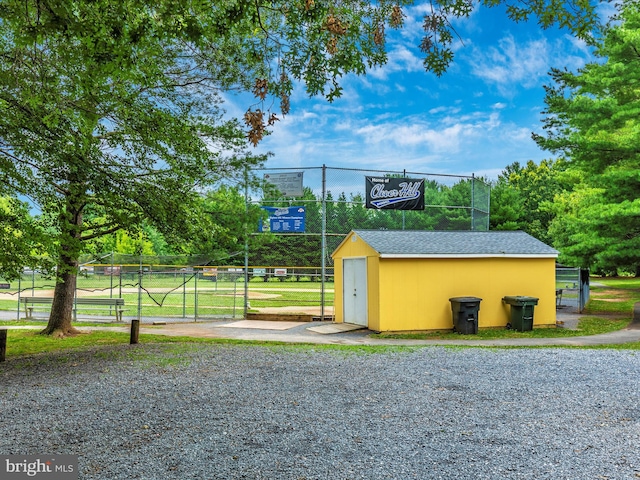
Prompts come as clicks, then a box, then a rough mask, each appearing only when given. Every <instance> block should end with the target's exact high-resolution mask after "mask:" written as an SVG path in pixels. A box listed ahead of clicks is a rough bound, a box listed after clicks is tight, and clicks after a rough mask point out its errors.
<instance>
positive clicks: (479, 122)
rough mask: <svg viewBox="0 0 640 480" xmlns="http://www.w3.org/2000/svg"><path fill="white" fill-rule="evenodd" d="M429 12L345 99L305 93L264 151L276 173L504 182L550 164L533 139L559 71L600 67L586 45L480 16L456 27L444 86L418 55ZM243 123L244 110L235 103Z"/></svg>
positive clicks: (493, 12) (417, 11)
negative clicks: (511, 169) (404, 174)
mask: <svg viewBox="0 0 640 480" xmlns="http://www.w3.org/2000/svg"><path fill="white" fill-rule="evenodd" d="M426 8H427V7H426V4H424V5H417V6H415V7H413V8H411V9H410V10H407V11H406V12H405V13H407V15H408V16H407V18H406V20H405V22H406V23H405V27H404V28H403V29H402V30H401V31H400V32H398V33H397V34H395V35H394V36H393V37H392V38H391V39H389V41H388V51H389V60H388V62H387V64H386V65H385V66H383V67H381V68H378V69H375V70H371V71H370V72H368V74H367V75H366V76H355V75H353V76H351V75H350V76H348V77H345V78H344V79H343V81H342V85H343V87H344V93H343V95H342V97H341V98H339V99H338V100H336V101H334V102H333V103H331V104H330V103H328V102H327V101H326V100H324V99H321V98H312V99H309V98H308V97H307V96H306V95H305V92H304V89H303V88H302V87H301V86H300V87H299V88H297V89H296V92H295V93H294V95H293V97H292V98H291V112H290V114H289V115H287V116H286V117H285V118H284V119H282V120H281V121H280V122H277V123H276V125H275V127H274V128H273V133H272V134H271V135H270V136H269V137H267V138H266V139H265V140H263V141H262V142H261V143H260V145H259V146H258V147H257V148H256V149H255V151H256V152H266V151H270V152H272V153H273V156H272V157H271V158H270V159H269V161H268V162H267V166H268V167H270V168H276V167H287V168H289V167H292V168H293V167H298V168H299V167H318V166H322V165H323V164H326V165H327V166H330V167H353V168H366V169H380V170H387V169H388V170H396V171H397V170H403V169H404V170H407V171H412V172H424V173H446V174H456V175H458V174H461V175H470V174H472V173H473V174H475V175H476V176H486V177H488V178H490V179H495V178H497V176H498V174H499V173H500V172H502V170H503V169H504V168H505V167H506V166H507V165H509V164H511V163H513V162H515V161H518V162H520V163H522V164H524V163H526V162H527V161H528V160H533V161H535V162H539V161H540V160H542V159H544V158H551V154H549V153H548V152H543V151H541V150H540V149H539V148H538V147H537V146H536V144H535V143H534V142H533V140H531V132H534V131H540V130H541V125H542V124H541V121H540V120H541V118H542V116H541V112H542V110H543V109H544V88H543V85H545V84H549V83H550V80H549V77H548V72H549V70H550V69H551V68H552V67H557V68H564V67H567V68H568V69H570V70H576V69H577V68H579V67H581V66H583V65H584V64H585V62H588V61H590V60H592V58H591V57H590V51H589V49H588V48H587V46H586V45H585V44H584V42H582V41H579V40H577V39H575V38H573V37H572V36H571V35H570V34H569V33H568V32H566V31H561V30H558V29H549V30H542V29H541V28H540V27H538V25H537V24H536V22H535V21H531V22H528V23H518V24H516V23H513V22H511V21H509V20H508V19H507V18H506V16H505V15H504V12H503V10H501V9H485V8H479V9H476V11H475V12H474V13H473V14H472V15H471V17H470V18H468V19H464V20H458V21H456V22H455V23H454V25H455V27H456V30H457V32H458V34H459V35H460V37H461V41H458V42H457V43H456V45H455V54H456V57H455V60H454V64H453V65H452V66H451V67H450V69H449V71H448V72H447V73H445V74H444V75H443V76H441V77H440V78H438V77H436V76H435V75H433V74H431V73H426V72H425V71H424V69H423V66H422V56H421V52H420V51H419V49H418V48H417V45H419V43H420V39H421V36H422V29H421V23H422V17H423V15H424V13H425V12H426ZM227 109H228V110H229V111H230V113H232V114H238V115H239V116H241V115H242V112H243V111H244V109H246V105H241V104H240V99H238V98H228V99H227Z"/></svg>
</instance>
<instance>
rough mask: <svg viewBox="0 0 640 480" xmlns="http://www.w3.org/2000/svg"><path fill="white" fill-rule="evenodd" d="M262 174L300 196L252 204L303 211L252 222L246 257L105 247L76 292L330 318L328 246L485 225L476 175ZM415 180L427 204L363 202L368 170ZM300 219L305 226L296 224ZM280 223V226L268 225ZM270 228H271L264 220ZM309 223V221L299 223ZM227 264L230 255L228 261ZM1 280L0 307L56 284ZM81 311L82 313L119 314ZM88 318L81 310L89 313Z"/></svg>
mask: <svg viewBox="0 0 640 480" xmlns="http://www.w3.org/2000/svg"><path fill="white" fill-rule="evenodd" d="M253 173H254V175H255V176H256V177H258V178H264V177H265V175H273V174H282V173H290V174H297V175H299V176H300V177H301V180H302V185H303V189H302V192H300V193H301V195H300V196H295V197H293V196H285V195H282V194H281V192H279V191H277V190H275V189H273V188H269V183H268V182H265V184H264V185H263V186H262V187H261V188H255V189H253V188H250V187H249V185H247V188H246V201H247V204H248V205H258V206H260V207H264V208H265V209H267V210H269V211H270V212H272V213H273V212H274V211H276V212H277V211H280V210H282V211H286V212H287V213H288V212H289V211H290V210H291V209H293V211H298V210H301V212H303V213H301V214H300V215H301V217H299V218H297V220H296V219H294V220H293V222H294V223H295V222H298V223H299V224H298V225H297V227H296V226H294V227H291V225H289V224H287V223H286V222H280V223H278V222H276V223H275V224H272V223H271V221H270V220H269V221H267V220H265V221H264V222H263V223H264V224H263V225H262V228H260V227H259V226H258V225H256V226H254V227H255V228H250V232H249V237H250V238H248V240H250V241H247V242H246V248H245V252H246V254H245V255H244V259H242V257H241V256H237V257H234V258H235V261H233V260H232V261H231V262H230V263H232V264H231V265H229V264H226V265H213V264H212V263H213V262H215V260H213V261H212V260H211V259H210V258H207V257H205V256H189V257H185V256H164V257H156V256H133V255H123V254H105V255H102V256H95V257H92V258H85V259H83V260H81V262H84V263H82V264H81V269H80V273H79V275H78V282H77V291H76V298H80V297H93V298H123V299H124V301H125V311H124V317H125V318H127V317H128V318H136V317H137V318H142V317H146V318H155V317H159V318H172V319H188V320H191V321H194V320H195V321H197V320H200V319H202V320H204V319H218V318H246V317H247V316H251V315H254V314H269V315H275V314H287V315H291V314H299V315H307V316H309V317H313V318H318V319H324V318H326V317H329V318H330V317H331V316H332V314H333V312H332V306H333V294H334V289H333V263H332V259H331V254H332V252H333V251H334V250H335V248H336V247H337V246H338V245H339V244H340V242H341V241H342V239H343V238H344V237H345V235H346V234H348V233H349V232H350V231H351V230H355V229H376V230H377V229H386V230H488V228H489V196H490V186H489V184H488V183H487V182H485V181H484V180H483V179H479V178H476V177H475V176H455V175H436V174H427V173H420V172H408V171H405V170H402V171H380V170H362V169H349V168H331V167H326V166H322V167H307V168H298V169H261V170H257V171H254V172H253ZM367 176H375V177H387V178H411V179H421V180H423V181H424V200H425V201H424V204H425V208H424V210H380V209H371V208H366V192H365V177H367ZM300 222H301V224H300ZM272 225H275V226H276V228H271V227H272ZM267 226H268V227H269V228H265V227H267ZM299 227H303V228H299ZM226 261H227V262H229V260H226ZM0 286H2V287H5V288H2V289H0V309H2V310H14V311H15V312H16V316H17V318H20V316H21V315H22V316H24V315H26V314H27V313H28V310H26V309H25V307H26V303H24V300H23V301H21V300H20V299H21V298H22V299H24V298H25V297H51V296H52V295H53V289H54V287H55V283H54V280H53V279H50V278H46V277H44V276H43V275H41V274H40V273H38V272H35V271H28V272H25V273H24V275H23V276H22V277H21V278H20V279H19V280H17V281H15V282H12V283H11V284H9V283H2V284H1V285H0ZM109 308H110V307H106V310H103V311H88V310H83V308H82V305H79V304H78V305H77V308H76V310H74V311H75V312H76V314H77V315H83V314H94V315H100V316H106V317H107V319H109V318H111V317H113V319H115V314H114V312H113V311H111V310H109ZM49 309H50V305H42V306H40V307H39V308H38V307H37V306H35V305H33V313H34V316H36V317H37V316H40V317H44V316H47V315H48V310H49ZM83 316H84V315H83Z"/></svg>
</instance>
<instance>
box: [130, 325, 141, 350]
mask: <svg viewBox="0 0 640 480" xmlns="http://www.w3.org/2000/svg"><path fill="white" fill-rule="evenodd" d="M139 333H140V320H136V319H134V320H131V337H130V340H129V344H130V345H133V344H135V343H138V334H139Z"/></svg>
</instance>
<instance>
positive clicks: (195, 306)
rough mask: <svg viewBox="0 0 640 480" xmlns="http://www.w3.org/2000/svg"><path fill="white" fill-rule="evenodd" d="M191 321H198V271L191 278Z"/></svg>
mask: <svg viewBox="0 0 640 480" xmlns="http://www.w3.org/2000/svg"><path fill="white" fill-rule="evenodd" d="M193 280H194V284H193V295H194V297H193V321H194V322H197V321H198V271H197V270H195V275H194V277H193Z"/></svg>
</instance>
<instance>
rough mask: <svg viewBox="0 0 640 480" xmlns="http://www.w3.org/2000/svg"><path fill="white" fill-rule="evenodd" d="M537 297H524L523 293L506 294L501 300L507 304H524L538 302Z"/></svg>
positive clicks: (535, 303)
mask: <svg viewBox="0 0 640 480" xmlns="http://www.w3.org/2000/svg"><path fill="white" fill-rule="evenodd" d="M538 300H539V299H538V298H537V297H526V296H524V295H506V296H504V297H502V301H503V302H504V303H508V304H509V305H524V304H533V305H537V304H538Z"/></svg>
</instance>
